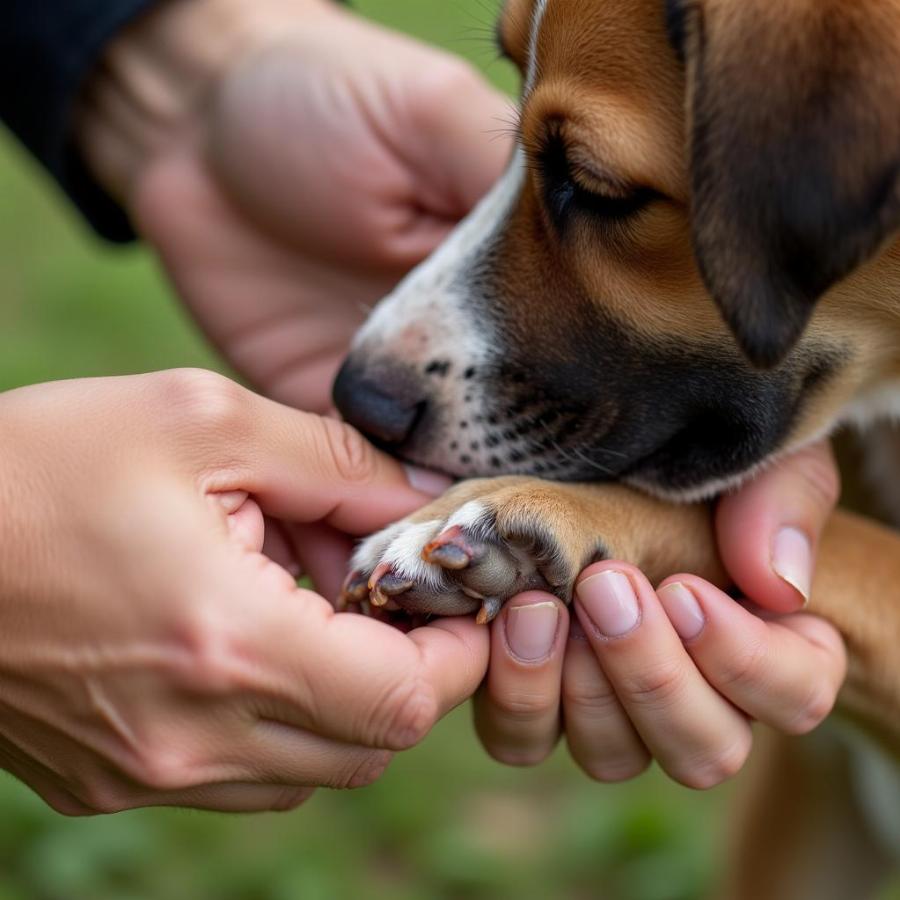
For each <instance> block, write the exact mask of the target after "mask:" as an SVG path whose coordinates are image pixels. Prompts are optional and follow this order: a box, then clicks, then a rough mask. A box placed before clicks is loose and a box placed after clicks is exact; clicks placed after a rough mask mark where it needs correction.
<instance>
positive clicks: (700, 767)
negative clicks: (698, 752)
mask: <svg viewBox="0 0 900 900" xmlns="http://www.w3.org/2000/svg"><path fill="white" fill-rule="evenodd" d="M751 743H752V738H751V736H750V732H749V729H747V731H746V733H745V734H744V735H743V736H742V737H740V738H738V739H737V740H735V741H733V742H732V743H730V744H726V745H723V746H721V747H719V748H716V749H715V750H714V751H712V752H711V753H709V754H707V755H705V756H703V757H701V758H700V759H698V760H697V761H696V762H695V763H694V764H693V765H690V766H688V767H687V768H686V769H684V770H683V771H682V770H675V771H672V772H670V774H671V775H672V777H673V778H674V779H675V780H676V781H678V782H679V783H680V784H683V785H684V786H685V787H689V788H693V789H694V790H696V791H707V790H709V789H710V788H714V787H717V786H718V785H720V784H723V783H724V782H726V781H729V780H730V779H732V778H734V776H735V775H737V774H738V772H740V771H741V769H742V768H743V767H744V763H746V762H747V757H748V756H749V755H750V747H751Z"/></svg>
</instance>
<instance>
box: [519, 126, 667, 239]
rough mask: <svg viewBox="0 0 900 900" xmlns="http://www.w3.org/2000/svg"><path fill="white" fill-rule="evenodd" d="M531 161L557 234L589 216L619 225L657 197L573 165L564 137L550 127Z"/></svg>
mask: <svg viewBox="0 0 900 900" xmlns="http://www.w3.org/2000/svg"><path fill="white" fill-rule="evenodd" d="M533 157H534V162H535V172H536V176H537V178H538V180H539V182H540V185H541V188H542V190H541V194H542V196H543V200H544V205H545V207H546V209H547V212H548V214H549V216H550V219H551V220H552V222H553V225H554V227H556V228H557V229H558V230H560V231H564V230H565V229H566V227H567V226H568V224H569V223H570V222H572V221H573V219H574V218H575V217H578V216H589V217H590V218H591V219H592V220H593V221H595V222H599V223H600V224H615V223H622V222H624V221H625V220H627V219H629V218H630V217H631V216H633V215H635V214H636V213H638V212H640V211H641V210H642V209H644V208H645V207H646V206H647V205H648V204H650V203H652V202H653V201H654V200H656V199H659V196H660V195H659V194H658V193H657V192H656V191H654V190H653V189H651V188H648V187H639V186H636V185H629V184H624V183H622V182H619V181H617V180H615V179H614V178H612V177H608V176H604V177H601V176H598V175H597V174H596V173H594V172H592V171H589V170H588V169H587V168H586V167H584V166H581V165H579V164H577V163H575V162H573V160H572V159H571V158H570V155H569V150H568V148H567V145H566V142H565V139H564V137H563V135H562V134H561V132H560V130H559V128H558V127H557V126H555V125H554V124H553V123H551V124H550V126H549V127H548V129H547V131H546V133H545V135H544V136H543V138H542V139H541V142H540V144H539V145H538V146H537V147H536V148H535V152H534V154H533Z"/></svg>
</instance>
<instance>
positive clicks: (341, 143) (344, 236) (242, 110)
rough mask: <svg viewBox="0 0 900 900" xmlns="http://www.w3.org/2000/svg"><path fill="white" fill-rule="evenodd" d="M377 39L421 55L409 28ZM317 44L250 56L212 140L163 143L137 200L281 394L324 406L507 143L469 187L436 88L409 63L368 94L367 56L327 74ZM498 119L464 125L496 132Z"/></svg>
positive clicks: (236, 344)
mask: <svg viewBox="0 0 900 900" xmlns="http://www.w3.org/2000/svg"><path fill="white" fill-rule="evenodd" d="M363 27H365V28H366V29H368V28H370V27H371V26H363ZM377 38H378V39H379V40H385V41H394V40H399V41H403V46H404V49H405V50H406V51H407V53H410V51H409V46H408V44H407V42H406V41H405V39H399V38H395V37H394V36H393V35H388V36H385V35H384V34H382V33H381V32H380V31H379V32H377ZM367 39H368V40H371V39H372V36H371V35H370V34H368V32H367ZM412 46H413V47H414V48H415V50H416V52H417V53H427V54H428V59H426V60H422V59H420V58H418V57H417V56H416V54H415V53H412V54H411V58H410V60H409V64H408V65H409V67H410V68H415V69H416V70H417V71H418V70H420V69H421V67H422V66H423V64H426V63H428V62H431V63H432V64H433V63H434V60H433V59H432V58H431V54H433V53H435V51H432V50H426V49H425V48H419V46H418V45H412ZM393 49H394V50H396V48H393ZM310 52H311V51H310V50H309V48H308V47H297V48H292V49H290V50H286V49H277V50H273V51H271V52H269V53H267V54H264V55H261V56H260V57H259V58H258V59H257V61H256V62H254V63H253V64H252V65H250V66H244V67H239V69H238V71H237V73H236V74H235V75H233V76H231V77H230V78H229V79H228V80H226V82H225V83H223V84H222V85H221V86H220V88H219V91H218V93H217V102H216V103H215V104H213V105H212V106H211V107H210V110H211V111H210V113H209V115H208V121H207V122H206V123H205V124H206V126H207V128H206V130H207V132H208V134H207V135H206V138H207V140H206V144H207V145H206V146H205V147H197V142H196V141H189V140H185V142H184V143H183V144H182V145H180V146H179V145H177V144H174V145H173V146H172V148H171V149H169V150H167V151H165V152H162V153H159V154H158V155H157V157H156V159H155V160H154V161H153V163H152V164H150V165H148V166H147V168H146V169H145V170H144V172H143V174H142V177H141V179H140V182H139V184H138V189H137V191H136V195H135V197H134V212H135V216H136V219H137V222H138V226H139V228H140V229H141V231H142V232H143V234H144V236H145V237H146V238H147V239H148V240H149V241H150V242H151V243H152V244H153V245H154V246H155V248H156V250H157V252H158V253H159V255H160V257H161V259H162V261H163V263H164V265H165V267H166V269H167V270H168V272H169V275H170V277H171V278H172V280H173V282H174V283H175V286H176V288H177V290H178V292H179V294H180V295H181V296H182V297H183V298H184V300H185V302H186V304H187V306H188V307H189V309H190V310H191V312H192V313H193V315H194V316H195V317H196V319H197V320H198V322H199V324H200V325H201V327H202V328H203V330H204V331H205V332H206V333H207V335H208V336H209V337H210V338H211V339H212V340H213V342H214V343H215V344H216V345H217V346H218V347H219V348H220V349H221V350H222V352H223V353H224V355H225V356H226V358H227V359H228V361H229V362H230V363H231V364H232V365H233V366H234V367H235V368H236V369H237V370H238V371H239V372H240V373H242V374H243V375H244V376H246V377H247V378H248V379H250V381H251V382H253V383H254V384H255V385H256V386H257V387H258V388H259V389H260V390H262V391H263V392H265V393H266V394H268V395H269V396H272V397H274V398H275V399H278V400H280V401H282V402H284V403H289V404H291V405H294V406H299V407H301V408H304V409H310V410H315V411H317V412H324V411H326V410H327V409H328V408H329V406H330V400H329V395H330V385H331V382H332V380H333V377H334V374H335V372H336V371H337V368H338V366H339V364H340V361H341V359H342V357H343V356H344V354H345V353H346V350H347V346H348V344H349V342H350V340H351V337H352V335H353V333H354V332H355V331H356V329H357V328H358V326H359V324H360V323H361V322H362V320H363V318H364V317H365V315H366V312H367V310H368V308H369V307H370V306H371V304H373V303H374V302H376V301H377V300H378V298H379V297H381V296H383V295H384V294H385V293H386V292H387V291H389V290H390V288H391V287H392V286H393V284H394V283H396V281H397V280H398V279H399V278H400V277H401V276H402V275H403V274H404V272H405V271H406V270H407V269H408V268H410V267H411V266H412V265H413V264H415V263H416V262H417V261H419V260H420V259H421V258H423V257H424V256H425V255H427V254H428V253H429V252H430V251H431V250H432V249H433V248H434V247H435V246H436V245H437V243H438V242H439V241H440V240H441V239H442V238H443V236H444V235H445V234H446V233H447V231H448V230H449V229H450V228H451V227H452V225H453V223H454V222H455V221H456V220H457V219H458V218H459V217H460V216H461V215H462V214H464V212H465V211H466V208H467V207H468V205H470V203H471V201H472V199H474V197H472V196H466V195H465V194H466V193H468V194H470V195H471V194H473V193H476V192H480V191H481V190H483V189H484V188H486V187H487V186H488V184H489V181H490V179H491V178H492V177H494V176H496V175H497V174H498V173H499V169H500V168H501V166H502V160H503V156H504V154H505V148H503V147H502V146H501V147H498V146H496V145H494V146H492V147H490V148H489V149H488V151H487V153H488V156H487V159H488V160H489V163H488V165H489V169H488V165H484V164H482V165H481V166H480V167H479V166H477V165H476V166H471V165H470V161H466V163H465V164H466V165H467V166H468V167H469V168H470V169H473V170H474V171H472V172H471V175H470V176H468V177H469V178H470V180H471V182H472V184H468V183H467V184H466V185H465V188H466V190H460V187H459V185H458V184H455V183H454V181H453V178H452V177H451V178H448V177H447V173H446V169H447V166H445V165H444V160H443V159H442V154H441V152H435V144H436V143H438V144H442V143H443V141H442V138H443V136H442V135H440V134H437V133H434V132H435V129H434V127H433V126H431V125H430V123H429V122H428V121H427V120H425V121H423V119H425V117H426V115H427V111H428V110H430V109H432V108H434V101H435V97H434V90H433V88H431V87H428V86H425V87H424V88H423V87H421V84H422V82H421V79H419V80H418V81H416V80H414V79H412V78H410V77H407V76H408V75H409V72H407V71H405V70H404V67H403V66H395V67H394V68H393V69H392V70H391V71H389V72H386V73H384V74H383V77H380V78H379V79H376V80H375V81H373V80H372V78H371V77H369V78H368V79H367V80H366V82H365V84H364V87H365V90H361V89H360V82H359V81H358V77H357V75H356V73H355V72H354V71H353V70H352V67H353V65H355V59H356V57H355V56H354V55H353V54H349V55H346V56H344V57H342V59H341V60H339V61H338V62H334V58H333V56H328V57H327V58H326V62H323V63H322V65H323V66H326V68H327V71H324V72H323V71H319V70H317V69H316V66H315V65H313V66H311V65H310V56H309V53H310ZM395 56H396V52H395ZM367 74H369V75H370V73H367ZM439 87H440V85H439ZM441 89H442V90H444V92H445V93H447V92H448V91H449V90H452V89H453V86H452V85H451V84H447V85H446V90H445V89H444V88H441ZM478 90H480V91H485V90H486V89H485V88H484V87H483V86H481V85H480V84H479V87H478ZM488 96H489V97H490V98H491V100H492V101H493V100H495V99H496V98H495V97H494V95H488ZM489 127H490V123H489V122H487V123H486V122H484V121H481V122H478V123H477V124H472V125H470V126H469V128H470V133H469V134H459V135H458V137H459V138H461V139H462V140H463V141H468V142H469V143H470V144H471V143H473V141H478V142H479V143H480V144H488V138H487V137H486V136H485V134H486V131H487V130H488V128H489ZM429 129H431V132H432V133H428V131H429ZM423 131H424V132H425V133H424V134H423V133H422V132H423ZM417 133H418V134H419V135H420V139H419V140H418V141H412V142H406V143H403V142H400V143H399V144H398V145H395V142H394V136H396V135H403V134H411V135H414V136H415V135H416V134H417ZM479 150H481V148H480V147H479ZM470 155H471V154H470ZM486 169H487V171H485V170H486Z"/></svg>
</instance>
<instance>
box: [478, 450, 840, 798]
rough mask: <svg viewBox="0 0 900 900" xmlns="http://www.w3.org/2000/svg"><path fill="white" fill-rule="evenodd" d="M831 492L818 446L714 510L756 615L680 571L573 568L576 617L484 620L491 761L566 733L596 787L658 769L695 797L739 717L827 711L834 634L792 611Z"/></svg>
mask: <svg viewBox="0 0 900 900" xmlns="http://www.w3.org/2000/svg"><path fill="white" fill-rule="evenodd" d="M837 494H838V480H837V469H836V467H835V466H834V463H833V460H832V458H831V454H830V450H829V449H828V448H827V447H826V446H824V445H821V446H818V447H814V448H810V449H808V450H804V451H801V452H800V453H798V454H795V455H794V456H792V457H789V458H787V459H785V460H784V461H782V462H781V463H780V464H779V465H776V466H774V467H772V468H771V469H769V470H767V471H765V472H763V473H762V474H761V475H759V476H758V477H757V478H756V479H755V480H754V481H752V482H751V483H749V484H748V485H746V486H745V487H744V488H743V489H742V490H740V491H738V492H737V493H735V494H733V495H730V496H728V497H727V498H725V499H724V500H722V501H721V502H720V504H719V507H718V510H717V531H718V539H719V547H720V551H721V553H722V557H723V560H724V561H725V562H726V565H727V566H728V568H729V572H730V574H731V575H732V576H733V577H734V578H735V580H736V581H737V582H738V584H739V585H740V586H741V587H742V588H743V589H744V591H745V592H746V593H747V595H748V596H749V597H751V598H752V600H753V601H755V604H756V606H753V605H752V604H751V605H748V606H744V605H741V604H738V603H736V602H735V601H734V600H732V599H731V598H730V597H729V596H728V595H726V594H725V593H723V592H722V591H720V590H718V589H717V588H716V587H714V586H713V585H711V584H709V583H707V582H705V581H703V580H702V579H700V578H696V577H694V576H691V575H678V576H673V577H671V578H668V579H666V580H665V581H664V582H662V584H661V585H659V587H658V588H657V589H656V590H654V589H653V587H652V586H651V585H650V584H649V582H648V581H647V579H646V578H645V577H644V576H643V575H642V574H641V573H640V572H639V571H638V570H636V569H635V568H634V567H633V566H629V565H626V564H624V563H618V562H604V563H600V564H597V565H594V566H591V567H589V568H588V569H587V570H586V571H585V572H584V573H582V576H581V578H580V580H579V584H578V588H577V590H576V601H575V604H574V613H575V615H574V617H572V616H571V615H570V612H569V611H568V610H567V609H566V608H565V606H564V605H563V604H561V603H560V602H559V601H558V600H557V599H556V598H554V597H551V596H550V595H547V594H541V593H537V592H532V593H528V594H523V595H521V596H519V597H517V598H514V599H513V600H511V601H510V602H509V603H508V604H507V605H506V607H505V608H504V610H503V612H502V613H501V615H500V616H499V617H498V619H497V621H496V622H495V623H494V625H493V631H492V637H491V645H492V651H491V663H490V671H489V674H488V678H487V680H486V682H485V684H484V686H483V689H482V690H481V692H480V694H479V696H478V698H477V702H476V724H477V727H478V731H479V734H480V736H481V739H482V741H483V743H484V744H485V746H486V747H487V749H488V751H489V752H490V753H491V755H492V756H494V757H495V758H497V759H499V760H501V761H505V762H509V763H512V764H518V765H530V764H535V763H537V762H540V761H541V760H542V759H543V758H544V757H545V756H546V755H547V754H548V753H549V752H550V751H551V750H552V749H553V747H554V746H555V745H556V743H557V741H558V739H559V737H560V735H561V733H562V732H563V727H564V732H565V737H566V741H567V743H568V746H569V750H570V752H571V753H572V756H573V757H574V759H575V760H576V761H577V762H578V764H579V765H580V766H581V767H582V768H583V769H584V770H585V771H586V772H587V773H588V774H589V775H591V776H592V777H593V778H596V779H598V780H601V781H620V780H623V779H627V778H631V777H633V776H635V775H637V774H639V773H640V772H642V771H643V770H644V769H645V768H646V767H647V765H648V764H649V763H650V761H651V760H652V759H656V760H657V761H658V763H659V764H660V766H661V767H662V768H663V769H664V770H665V771H666V772H667V773H668V774H669V775H670V776H671V777H673V778H674V779H676V780H677V781H679V782H681V783H683V784H686V785H689V786H691V787H696V788H706V787H711V786H713V785H715V784H718V783H719V782H721V781H723V780H725V779H726V778H728V777H730V776H731V775H733V774H735V773H736V772H737V771H738V770H739V769H740V768H741V767H742V766H743V764H744V762H745V760H746V758H747V755H748V753H749V752H750V748H751V738H752V736H751V729H750V722H751V721H752V720H754V719H756V720H759V721H762V722H764V723H766V724H769V725H771V726H773V727H774V728H777V729H779V730H781V731H783V732H785V733H789V734H799V733H804V732H806V731H809V730H811V729H812V728H814V727H815V726H816V725H818V724H819V723H820V722H821V721H822V719H823V718H825V716H826V715H827V714H828V713H829V711H830V710H831V708H832V706H833V704H834V702H835V698H836V696H837V692H838V690H839V689H840V687H841V685H842V683H843V680H844V676H845V672H846V656H845V650H844V646H843V642H842V640H841V637H840V635H839V634H838V633H837V631H836V630H835V629H834V628H833V627H832V626H831V625H829V624H828V623H826V622H825V621H824V620H822V619H819V618H817V617H815V616H812V615H807V614H804V613H800V612H796V610H797V609H798V608H799V607H800V606H802V602H803V600H802V596H800V594H799V593H798V590H797V587H796V586H795V585H799V586H800V589H801V591H800V592H801V593H802V592H803V591H806V592H808V590H809V584H810V581H811V571H812V564H813V557H814V548H815V546H816V543H817V541H818V537H819V533H820V532H821V530H822V528H823V527H824V524H825V521H826V520H827V518H828V515H829V514H830V512H831V509H832V507H833V506H834V503H835V502H836V499H837ZM784 527H787V528H789V529H792V530H797V531H800V532H802V533H803V534H804V535H805V536H806V542H807V543H808V546H809V548H810V550H809V552H806V551H804V549H803V547H804V544H803V542H802V540H801V539H800V538H798V537H797V536H796V535H795V534H790V535H789V537H788V538H787V540H785V539H784V538H783V536H782V537H779V535H780V534H781V532H782V529H783V528H784ZM798 546H799V548H800V549H799V551H798V550H797V548H798ZM785 551H787V552H785ZM776 567H777V569H776ZM610 573H614V574H610ZM779 573H780V574H779ZM786 577H787V578H789V579H790V581H786V580H785V578H786ZM765 608H768V610H775V611H778V612H781V613H786V612H791V614H787V615H780V616H778V617H774V616H773V615H772V614H771V613H770V612H767V611H766V609H765ZM635 614H636V617H635Z"/></svg>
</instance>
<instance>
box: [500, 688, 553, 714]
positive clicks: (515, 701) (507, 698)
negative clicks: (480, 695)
mask: <svg viewBox="0 0 900 900" xmlns="http://www.w3.org/2000/svg"><path fill="white" fill-rule="evenodd" d="M491 705H492V706H493V707H494V711H495V713H496V714H498V715H499V716H500V717H501V718H502V719H505V720H507V721H511V722H516V723H529V722H533V721H534V720H535V719H542V718H544V717H545V716H546V715H547V714H548V713H549V712H551V711H552V710H553V709H554V708H555V707H556V701H555V699H554V698H551V697H550V696H549V695H548V694H546V693H545V692H543V691H534V690H531V691H530V690H526V689H522V688H519V689H516V690H504V691H494V692H492V693H491Z"/></svg>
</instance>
